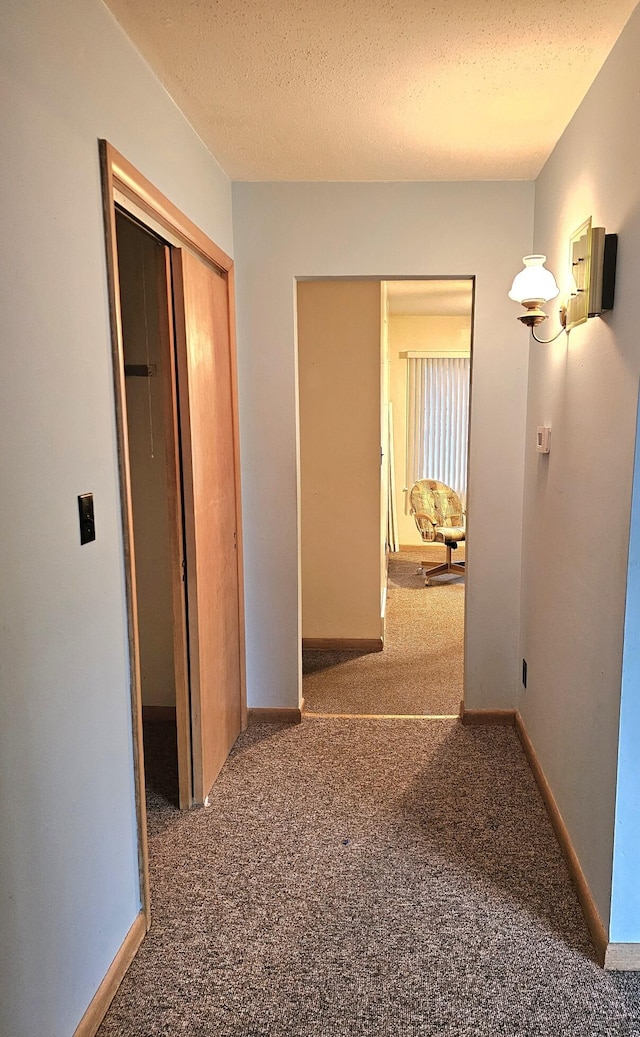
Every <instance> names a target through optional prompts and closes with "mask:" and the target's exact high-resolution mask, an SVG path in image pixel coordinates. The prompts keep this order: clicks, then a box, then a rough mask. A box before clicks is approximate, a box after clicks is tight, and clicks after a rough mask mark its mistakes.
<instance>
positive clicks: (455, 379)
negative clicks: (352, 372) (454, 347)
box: [407, 357, 470, 506]
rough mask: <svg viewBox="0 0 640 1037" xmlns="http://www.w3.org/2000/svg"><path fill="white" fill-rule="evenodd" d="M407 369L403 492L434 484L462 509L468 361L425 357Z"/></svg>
mask: <svg viewBox="0 0 640 1037" xmlns="http://www.w3.org/2000/svg"><path fill="white" fill-rule="evenodd" d="M407 364H408V379H407V391H408V401H407V402H408V408H407V487H408V488H409V489H410V488H411V486H413V484H414V483H415V482H416V481H417V480H418V479H438V480H439V481H440V482H443V483H446V485H447V486H451V488H452V489H454V490H455V491H456V493H457V494H458V495H459V496H460V498H461V500H462V504H463V506H466V493H467V430H468V425H469V371H470V360H469V358H468V357H425V358H410V359H408V360H407Z"/></svg>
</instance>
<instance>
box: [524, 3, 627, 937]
mask: <svg viewBox="0 0 640 1037" xmlns="http://www.w3.org/2000/svg"><path fill="white" fill-rule="evenodd" d="M639 51H640V11H636V13H635V14H634V15H633V16H632V18H631V21H630V22H629V24H628V26H627V28H626V29H625V31H624V32H623V34H622V36H621V37H620V39H619V40H618V43H617V44H616V46H615V48H614V49H613V51H612V53H611V55H610V57H609V59H608V61H607V62H606V64H605V66H604V68H603V69H602V71H601V72H600V75H599V76H598V78H597V79H596V81H595V83H594V85H593V87H592V89H591V90H590V91H589V93H588V95H587V97H586V98H585V100H584V102H583V103H582V105H581V106H580V108H579V109H578V111H577V113H576V115H575V116H574V118H573V120H572V121H571V123H570V124H569V126H568V128H567V130H566V132H565V133H564V135H563V137H562V139H561V140H560V142H559V144H558V145H557V147H556V148H555V150H554V152H553V155H552V156H551V158H550V159H549V161H548V162H547V164H546V166H545V168H544V170H543V171H542V173H541V174H540V177H539V179H538V181H537V184H536V214H535V240H534V245H535V250H536V251H540V252H543V253H546V254H547V256H548V266H549V267H550V268H551V269H552V270H553V271H554V272H555V273H556V275H557V277H558V279H559V281H561V282H562V283H563V284H564V285H565V286H566V284H567V276H568V271H567V258H568V241H569V236H570V234H571V233H572V231H574V230H575V229H576V228H577V227H578V226H579V225H580V224H581V223H582V222H583V220H584V219H585V218H586V217H588V216H593V218H594V224H595V225H600V226H605V227H606V228H607V230H609V231H617V232H618V233H619V235H620V249H619V257H618V260H619V261H618V278H617V287H616V303H615V308H614V310H613V311H612V312H611V313H610V314H608V315H607V316H606V317H605V318H604V319H599V318H593V319H592V320H590V321H589V322H588V324H586V325H583V326H581V327H578V328H576V329H574V330H573V331H572V332H571V334H570V336H569V338H568V339H567V338H565V337H564V336H562V337H561V338H560V339H559V340H558V341H557V342H556V343H554V344H553V345H548V346H542V345H537V344H536V343H532V344H531V347H530V366H529V386H530V389H529V406H528V414H527V444H526V480H525V505H524V516H525V527H524V549H523V579H522V583H523V612H522V654H523V655H524V656H525V657H526V659H527V662H528V667H529V679H528V688H527V691H523V692H522V693H521V695H520V710H521V712H522V714H523V717H524V719H525V723H526V726H527V730H528V732H529V734H530V736H531V739H532V741H533V744H534V746H535V748H536V751H537V753H538V756H539V758H540V762H541V764H542V766H543V768H544V771H545V774H546V776H547V778H548V780H549V783H550V785H551V788H552V791H553V793H554V796H555V797H556V799H557V802H558V805H559V807H560V811H561V813H562V816H563V818H564V820H565V823H566V824H567V827H568V829H569V833H570V836H571V839H572V841H573V844H574V846H575V848H576V851H577V853H578V857H579V859H580V862H581V864H582V867H583V869H584V871H585V874H586V877H587V880H588V882H589V885H590V887H591V890H592V892H593V894H594V897H595V899H596V903H597V905H598V909H599V911H600V914H601V916H602V919H603V921H604V923H605V925H606V924H607V922H608V918H609V906H610V893H611V862H612V843H613V824H614V803H615V783H616V756H617V745H618V720H619V710H620V681H621V660H622V637H623V622H624V609H625V583H626V573H627V568H626V567H627V548H628V540H629V516H630V502H631V486H632V472H633V455H634V443H635V428H636V404H637V394H638V376H639V371H640V349H639V346H638V328H637V303H636V296H637V284H638V279H639V278H640V176H639V174H638V170H640V141H639V139H638V134H637V133H636V132H635V131H634V130H632V129H631V128H632V127H634V128H635V127H637V126H638V124H639V122H640V70H639V66H638V61H637V55H638V53H639ZM551 308H552V304H549V309H551ZM549 323H550V324H551V325H553V322H549ZM550 330H553V326H552V327H551V328H550ZM523 336H524V337H526V333H523ZM522 345H523V348H526V345H525V343H524V342H523V343H522ZM539 424H550V425H551V427H552V436H551V453H550V454H549V456H548V457H544V456H542V455H538V454H537V453H536V451H535V439H534V436H535V426H536V425H539ZM636 760H637V747H636ZM636 829H637V818H636ZM636 881H637V876H636ZM637 935H640V934H637Z"/></svg>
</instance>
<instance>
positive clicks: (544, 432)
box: [536, 425, 551, 454]
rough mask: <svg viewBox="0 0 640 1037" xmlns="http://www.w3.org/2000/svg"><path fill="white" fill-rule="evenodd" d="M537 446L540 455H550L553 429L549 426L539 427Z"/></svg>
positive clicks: (537, 430)
mask: <svg viewBox="0 0 640 1037" xmlns="http://www.w3.org/2000/svg"><path fill="white" fill-rule="evenodd" d="M536 446H537V448H538V453H539V454H548V453H549V450H550V449H551V428H550V427H549V425H538V428H537V429H536Z"/></svg>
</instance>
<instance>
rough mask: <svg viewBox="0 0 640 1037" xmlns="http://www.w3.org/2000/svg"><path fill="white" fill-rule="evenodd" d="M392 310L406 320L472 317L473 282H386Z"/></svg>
mask: <svg viewBox="0 0 640 1037" xmlns="http://www.w3.org/2000/svg"><path fill="white" fill-rule="evenodd" d="M385 285H386V288H387V305H388V311H389V313H390V314H391V315H392V316H400V315H402V316H405V317H469V318H471V306H472V302H473V294H472V293H473V281H471V280H470V279H465V280H453V279H447V280H441V279H439V278H433V279H427V280H423V281H402V280H398V281H385Z"/></svg>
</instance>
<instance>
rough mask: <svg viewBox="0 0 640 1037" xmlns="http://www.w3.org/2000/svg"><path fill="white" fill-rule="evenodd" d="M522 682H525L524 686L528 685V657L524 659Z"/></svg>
mask: <svg viewBox="0 0 640 1037" xmlns="http://www.w3.org/2000/svg"><path fill="white" fill-rule="evenodd" d="M522 683H523V685H524V687H525V688H526V686H527V660H526V659H523V660H522Z"/></svg>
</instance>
